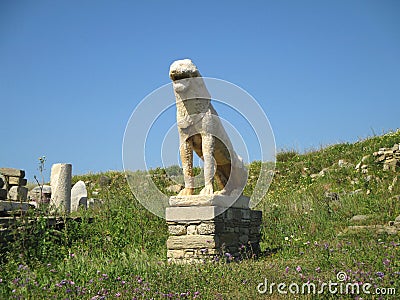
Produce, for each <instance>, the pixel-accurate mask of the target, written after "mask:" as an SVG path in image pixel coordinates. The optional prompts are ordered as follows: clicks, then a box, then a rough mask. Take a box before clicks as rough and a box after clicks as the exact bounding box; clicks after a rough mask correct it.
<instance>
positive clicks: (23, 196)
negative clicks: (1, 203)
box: [0, 168, 28, 202]
mask: <svg viewBox="0 0 400 300" xmlns="http://www.w3.org/2000/svg"><path fill="white" fill-rule="evenodd" d="M0 174H1V177H0V200H13V201H20V202H26V201H27V200H28V188H27V187H26V184H27V180H26V179H25V178H24V177H25V171H24V170H19V169H13V168H0Z"/></svg>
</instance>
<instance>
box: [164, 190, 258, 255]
mask: <svg viewBox="0 0 400 300" xmlns="http://www.w3.org/2000/svg"><path fill="white" fill-rule="evenodd" d="M193 197H197V196H187V198H188V203H190V204H191V205H190V206H182V205H183V201H176V197H171V200H170V203H177V202H179V203H180V205H181V206H174V207H169V208H167V210H166V219H167V224H168V231H169V234H170V236H169V238H168V240H167V258H168V262H174V263H192V262H203V261H208V260H219V259H221V258H223V259H228V260H233V259H237V258H238V259H240V258H247V257H249V256H253V255H257V254H258V253H259V252H260V245H259V242H260V226H261V217H262V213H261V211H255V210H251V209H249V208H248V207H247V208H245V207H243V205H242V204H239V205H237V203H234V204H233V207H228V208H227V207H224V206H223V203H224V202H229V201H221V199H224V200H226V199H228V200H229V198H230V197H227V196H216V195H211V196H200V198H203V200H204V198H208V200H207V201H203V202H202V201H199V205H195V203H194V201H193ZM179 198H182V197H179ZM243 198H247V197H243V196H241V199H243ZM210 199H211V200H210ZM215 199H218V201H213V200H215ZM231 199H232V198H231ZM215 202H218V205H217V204H216V203H215ZM204 203H207V204H210V203H211V204H212V205H204ZM247 203H248V200H247Z"/></svg>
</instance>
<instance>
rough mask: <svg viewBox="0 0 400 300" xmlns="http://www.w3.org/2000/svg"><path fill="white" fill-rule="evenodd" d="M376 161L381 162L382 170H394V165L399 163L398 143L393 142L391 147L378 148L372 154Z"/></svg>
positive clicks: (399, 149)
mask: <svg viewBox="0 0 400 300" xmlns="http://www.w3.org/2000/svg"><path fill="white" fill-rule="evenodd" d="M373 155H374V156H375V157H377V159H376V160H375V161H376V162H378V163H383V170H385V171H389V170H392V171H396V167H398V166H399V165H400V148H399V144H394V145H393V147H392V148H380V149H379V151H377V152H374V154H373Z"/></svg>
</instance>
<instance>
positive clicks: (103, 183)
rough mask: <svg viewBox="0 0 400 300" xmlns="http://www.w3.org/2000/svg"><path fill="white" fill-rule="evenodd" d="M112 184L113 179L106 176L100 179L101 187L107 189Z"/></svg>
mask: <svg viewBox="0 0 400 300" xmlns="http://www.w3.org/2000/svg"><path fill="white" fill-rule="evenodd" d="M110 184H111V178H110V177H108V176H106V175H101V176H100V178H99V185H100V186H101V187H106V186H109V185H110Z"/></svg>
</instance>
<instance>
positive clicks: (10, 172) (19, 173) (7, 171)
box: [0, 168, 25, 178]
mask: <svg viewBox="0 0 400 300" xmlns="http://www.w3.org/2000/svg"><path fill="white" fill-rule="evenodd" d="M0 174H3V175H4V176H14V177H19V178H24V177H25V171H24V170H19V169H13V168H0Z"/></svg>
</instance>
